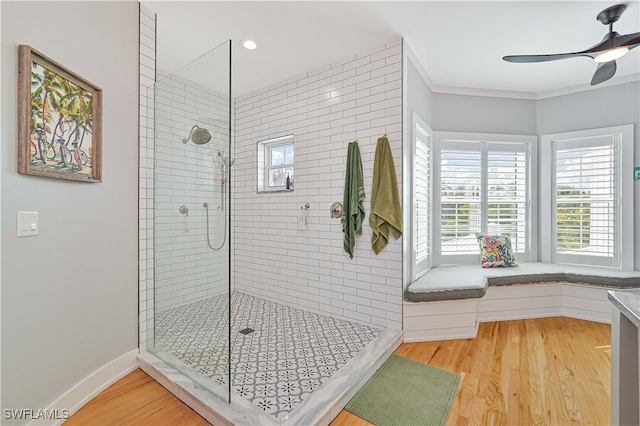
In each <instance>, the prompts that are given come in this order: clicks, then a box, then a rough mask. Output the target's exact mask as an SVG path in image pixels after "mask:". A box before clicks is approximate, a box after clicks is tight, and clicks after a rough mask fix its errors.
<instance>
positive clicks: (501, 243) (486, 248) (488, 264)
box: [476, 232, 518, 268]
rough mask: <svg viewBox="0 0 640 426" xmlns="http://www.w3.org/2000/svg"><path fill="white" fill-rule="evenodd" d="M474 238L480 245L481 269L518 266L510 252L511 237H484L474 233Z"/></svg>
mask: <svg viewBox="0 0 640 426" xmlns="http://www.w3.org/2000/svg"><path fill="white" fill-rule="evenodd" d="M476 238H477V239H478V244H479V245H480V258H481V259H482V267H483V268H495V267H497V266H518V264H517V263H516V258H515V256H514V255H513V252H512V251H511V236H510V235H509V234H502V235H484V234H480V233H477V232H476Z"/></svg>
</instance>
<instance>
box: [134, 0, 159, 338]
mask: <svg viewBox="0 0 640 426" xmlns="http://www.w3.org/2000/svg"><path fill="white" fill-rule="evenodd" d="M155 81H156V14H155V13H153V11H151V10H150V9H148V8H147V7H145V6H144V5H142V4H140V86H139V91H140V93H139V96H140V124H139V128H140V131H139V132H140V136H139V139H140V142H139V145H140V148H139V149H140V172H139V175H140V177H139V179H138V186H139V189H138V206H139V213H138V214H139V220H138V238H139V246H140V249H139V251H138V269H139V271H138V280H139V292H140V293H139V296H138V303H139V306H140V307H139V311H140V312H139V320H140V325H139V327H138V329H139V330H138V331H139V337H138V344H139V347H140V349H141V350H144V349H146V345H147V331H150V332H151V331H152V328H153V302H154V298H153V279H154V276H153V272H154V271H153V256H154V251H153V185H154V182H153V180H154V179H153V173H154V171H153V161H154V148H153V147H154V143H153V141H154V138H153V132H154V130H153V129H154V126H153V120H154V117H155V114H154V99H153V98H154V96H153V95H154V91H153V85H154V84H155Z"/></svg>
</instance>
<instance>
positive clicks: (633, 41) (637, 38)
mask: <svg viewBox="0 0 640 426" xmlns="http://www.w3.org/2000/svg"><path fill="white" fill-rule="evenodd" d="M616 41H617V40H616ZM617 43H619V44H618V46H625V47H628V48H629V50H631V49H633V48H634V47H638V46H639V45H640V33H634V34H627V35H625V36H622V37H620V38H619V41H617Z"/></svg>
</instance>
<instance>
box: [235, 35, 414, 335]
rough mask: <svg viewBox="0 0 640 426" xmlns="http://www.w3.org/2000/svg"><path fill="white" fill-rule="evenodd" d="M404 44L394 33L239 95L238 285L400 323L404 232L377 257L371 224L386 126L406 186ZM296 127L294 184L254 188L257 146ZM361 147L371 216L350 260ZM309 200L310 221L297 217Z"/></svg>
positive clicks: (340, 313)
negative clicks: (346, 200)
mask: <svg viewBox="0 0 640 426" xmlns="http://www.w3.org/2000/svg"><path fill="white" fill-rule="evenodd" d="M401 49H402V46H401V40H400V39H398V40H395V41H393V42H390V43H387V44H386V45H382V46H379V47H377V48H374V49H371V50H370V51H368V52H364V53H361V54H358V55H353V56H351V57H349V58H345V59H344V60H342V61H339V62H336V63H334V64H331V65H329V66H326V67H324V68H323V69H320V70H316V71H312V72H308V73H305V74H303V75H300V76H297V77H295V78H291V79H289V80H287V81H283V82H281V83H279V84H275V85H273V86H271V87H268V88H265V89H263V90H259V91H256V92H254V93H251V94H249V95H246V96H242V97H240V98H237V99H236V103H235V145H234V153H233V155H234V156H235V158H236V163H235V166H234V168H233V181H232V191H233V197H232V203H233V214H232V223H233V238H234V240H233V244H234V262H233V271H234V273H233V278H234V279H233V283H234V286H235V289H236V290H239V291H242V292H245V293H247V294H250V295H254V296H258V297H261V298H264V299H268V300H272V301H277V302H280V303H284V304H287V305H290V306H294V307H297V308H301V309H306V310H311V311H314V312H318V313H322V314H327V315H330V316H333V317H338V318H346V319H349V320H356V321H358V322H361V323H364V324H368V325H374V326H385V327H386V326H389V327H394V328H398V329H399V328H402V239H400V240H393V239H392V240H391V241H390V243H389V245H388V246H387V247H386V249H385V250H384V251H383V252H382V253H380V254H379V255H377V256H376V255H375V254H374V253H373V252H372V250H371V229H370V228H369V222H368V219H369V213H370V198H371V183H372V173H373V160H374V155H375V149H376V142H377V139H378V138H379V137H381V136H383V135H384V134H387V135H388V137H389V141H390V143H391V147H392V150H393V158H394V162H395V167H396V175H397V179H398V191H399V192H400V194H402V188H401V185H402V51H401ZM289 134H293V135H294V147H295V160H294V163H295V186H294V188H295V190H294V192H292V193H291V192H282V193H271V194H269V193H263V194H257V193H256V182H257V167H256V161H257V147H256V143H257V142H258V141H262V140H265V139H269V138H273V137H277V136H283V135H289ZM356 139H357V140H358V143H359V145H360V151H361V154H362V165H363V169H364V184H365V193H366V199H365V203H364V204H365V205H364V207H365V211H366V218H365V223H364V225H363V234H362V236H360V237H357V239H356V248H355V254H354V258H353V259H349V257H348V256H347V254H346V253H345V252H344V250H343V233H342V227H341V224H340V219H331V218H330V217H329V207H330V205H331V204H332V203H333V202H336V201H339V202H342V196H343V190H344V177H345V168H346V159H347V146H348V144H349V142H351V141H354V140H356ZM305 203H309V204H310V209H309V224H308V225H307V227H306V229H302V227H301V225H300V224H299V218H300V214H301V209H300V207H301V206H303V205H304V204H305Z"/></svg>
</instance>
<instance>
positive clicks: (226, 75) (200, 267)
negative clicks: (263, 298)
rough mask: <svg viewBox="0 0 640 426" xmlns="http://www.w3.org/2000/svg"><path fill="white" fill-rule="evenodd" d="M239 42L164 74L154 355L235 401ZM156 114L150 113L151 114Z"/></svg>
mask: <svg viewBox="0 0 640 426" xmlns="http://www.w3.org/2000/svg"><path fill="white" fill-rule="evenodd" d="M230 57H231V43H230V42H229V41H227V42H225V43H223V44H221V45H219V46H217V47H216V48H214V49H212V50H211V51H209V52H207V53H206V54H204V55H202V56H200V57H199V58H197V59H196V60H194V61H193V62H191V63H189V64H187V65H186V66H184V67H182V68H180V69H179V70H177V71H175V72H173V73H170V74H167V75H164V76H162V77H161V76H158V79H157V82H156V83H155V85H154V86H153V87H151V88H149V92H148V97H149V99H153V103H152V105H151V106H152V108H150V111H149V114H148V116H150V117H153V123H152V124H153V135H154V153H153V162H154V164H153V166H154V167H153V170H154V176H153V177H154V187H153V211H154V215H153V236H154V238H153V241H154V244H153V250H154V287H153V297H152V298H150V299H149V302H148V303H149V304H151V305H152V306H148V309H147V312H148V316H149V317H148V318H147V323H148V324H149V329H148V330H147V333H148V336H149V337H148V342H147V350H148V351H149V352H151V353H152V354H154V355H155V356H157V357H158V358H160V359H161V360H163V361H164V362H166V363H167V364H169V365H171V366H172V367H173V368H175V369H176V370H178V371H179V372H180V373H182V374H183V375H185V376H187V377H189V378H190V379H192V380H194V381H195V382H197V383H198V384H200V385H202V386H204V387H205V388H206V389H208V390H209V391H211V392H213V393H214V394H215V395H216V396H218V397H220V398H222V399H223V400H225V401H227V402H228V401H229V398H230V395H229V392H230V380H229V373H230V371H229V370H230V369H229V348H230V334H229V332H230V330H229V327H230V321H229V314H230V309H229V306H230V305H229V304H230V274H229V270H230V267H229V265H230V263H229V262H230V256H229V255H230V249H229V247H230V241H229V240H230V235H229V234H230V233H229V229H230V226H229V220H230V210H231V208H230V207H231V206H230V185H231V179H230V168H231V166H232V165H233V159H232V155H231V132H230V124H231V90H230V82H231V72H230V66H231V64H230ZM151 109H152V111H151Z"/></svg>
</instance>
